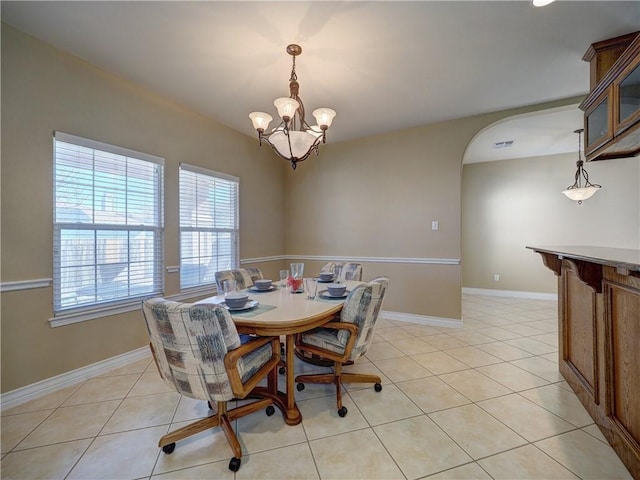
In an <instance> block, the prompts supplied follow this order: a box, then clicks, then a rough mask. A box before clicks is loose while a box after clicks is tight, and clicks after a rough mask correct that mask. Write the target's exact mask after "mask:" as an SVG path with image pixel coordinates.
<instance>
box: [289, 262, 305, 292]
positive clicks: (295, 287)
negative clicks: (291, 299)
mask: <svg viewBox="0 0 640 480" xmlns="http://www.w3.org/2000/svg"><path fill="white" fill-rule="evenodd" d="M303 273H304V263H292V264H291V277H290V278H289V291H290V292H291V293H301V292H304V285H303V284H302V278H303V277H302V275H303Z"/></svg>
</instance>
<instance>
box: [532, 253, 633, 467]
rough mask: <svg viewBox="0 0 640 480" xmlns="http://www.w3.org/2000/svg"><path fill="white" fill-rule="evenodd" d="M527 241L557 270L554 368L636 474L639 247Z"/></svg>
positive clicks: (548, 265) (553, 269) (547, 263)
mask: <svg viewBox="0 0 640 480" xmlns="http://www.w3.org/2000/svg"><path fill="white" fill-rule="evenodd" d="M527 248H529V249H531V250H533V251H535V252H537V253H539V254H540V255H541V256H542V260H543V262H544V264H545V265H546V266H547V267H548V268H549V269H551V270H552V271H553V272H554V273H555V274H556V275H557V277H558V335H559V342H558V345H559V349H558V350H559V352H558V353H559V366H560V373H561V374H562V376H563V377H564V378H565V379H566V380H567V383H568V384H569V385H570V386H571V388H572V389H573V391H574V392H575V393H576V395H577V396H578V398H579V399H580V401H581V402H582V404H583V405H584V407H585V408H586V409H587V411H588V412H589V414H590V415H591V417H592V418H593V420H594V421H595V423H596V424H597V425H598V427H599V428H600V430H601V431H602V433H603V435H604V436H605V437H606V438H607V440H608V441H609V443H610V444H611V446H612V447H613V449H614V450H615V452H616V453H617V454H618V456H619V457H620V459H621V460H622V461H623V463H624V464H625V465H626V467H627V468H628V469H629V471H630V472H631V475H633V477H634V478H635V479H637V480H640V250H635V249H620V248H606V247H587V246H560V247H527Z"/></svg>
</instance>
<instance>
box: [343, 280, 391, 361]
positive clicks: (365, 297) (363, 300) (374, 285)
mask: <svg viewBox="0 0 640 480" xmlns="http://www.w3.org/2000/svg"><path fill="white" fill-rule="evenodd" d="M388 285H389V279H388V278H386V277H378V278H375V279H374V280H372V281H370V282H369V283H365V284H362V285H358V286H357V287H355V288H354V289H353V290H352V291H351V293H350V294H349V296H348V297H347V300H346V301H345V304H344V307H343V308H342V312H341V314H340V321H341V322H349V323H355V324H356V325H358V338H357V339H356V341H355V344H354V346H353V349H352V350H351V355H350V356H349V360H356V359H357V358H358V357H360V356H361V355H362V354H363V353H365V352H366V351H367V349H368V348H369V345H371V342H372V341H373V330H374V327H375V324H376V321H377V320H378V314H379V313H380V308H381V307H382V301H383V300H384V296H385V294H386V292H387V286H388ZM348 337H349V333H348V332H346V331H340V332H339V333H338V339H339V340H340V341H341V342H342V343H343V344H346V342H347V340H348Z"/></svg>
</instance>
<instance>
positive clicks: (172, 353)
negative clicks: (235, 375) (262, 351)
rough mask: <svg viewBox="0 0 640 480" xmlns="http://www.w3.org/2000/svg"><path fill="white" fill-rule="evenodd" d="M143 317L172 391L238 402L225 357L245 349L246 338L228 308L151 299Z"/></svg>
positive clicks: (204, 398) (144, 307)
mask: <svg viewBox="0 0 640 480" xmlns="http://www.w3.org/2000/svg"><path fill="white" fill-rule="evenodd" d="M142 311H143V313H144V318H145V321H146V323H147V329H148V331H149V337H150V339H151V345H152V349H153V353H154V358H155V361H156V364H157V366H158V370H159V372H160V376H161V377H162V379H163V380H164V382H165V383H166V384H167V385H168V386H169V387H171V388H173V389H175V390H177V391H178V392H179V393H181V394H183V395H186V396H188V397H191V398H196V399H200V400H212V401H216V402H219V401H227V400H231V399H232V398H233V396H234V395H233V392H232V390H231V384H230V382H229V377H228V376H227V371H226V369H225V365H224V357H225V355H226V354H227V352H228V351H229V350H233V349H235V348H238V347H239V346H240V337H239V336H238V332H237V331H236V327H235V325H234V323H233V319H232V318H231V315H230V314H229V312H228V311H227V310H226V309H225V308H224V307H222V306H219V305H211V304H189V303H178V302H172V301H168V300H165V299H163V298H151V299H148V300H145V301H144V302H143V303H142Z"/></svg>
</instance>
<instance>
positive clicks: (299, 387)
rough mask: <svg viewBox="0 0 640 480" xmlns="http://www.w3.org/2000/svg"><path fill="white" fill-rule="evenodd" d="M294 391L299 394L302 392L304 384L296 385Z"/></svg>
mask: <svg viewBox="0 0 640 480" xmlns="http://www.w3.org/2000/svg"><path fill="white" fill-rule="evenodd" d="M296 390H298V391H299V392H301V391H302V390H304V383H299V384H297V385H296Z"/></svg>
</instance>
